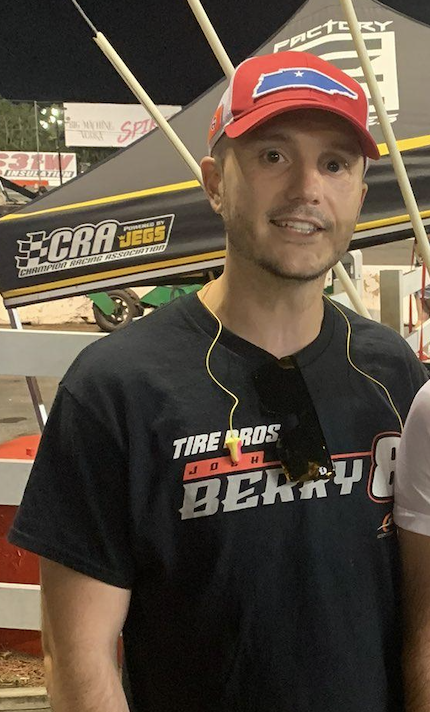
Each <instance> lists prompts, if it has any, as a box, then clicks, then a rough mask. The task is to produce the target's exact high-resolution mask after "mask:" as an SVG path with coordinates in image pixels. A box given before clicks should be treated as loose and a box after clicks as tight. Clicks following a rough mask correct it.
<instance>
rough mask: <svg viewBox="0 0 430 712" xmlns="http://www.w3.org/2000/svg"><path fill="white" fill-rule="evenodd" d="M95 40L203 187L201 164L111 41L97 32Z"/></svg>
mask: <svg viewBox="0 0 430 712" xmlns="http://www.w3.org/2000/svg"><path fill="white" fill-rule="evenodd" d="M93 39H94V41H95V43H96V44H97V46H98V47H100V49H101V51H102V52H103V54H104V55H105V56H106V57H107V58H108V60H109V62H110V63H111V64H112V65H113V66H114V68H115V69H116V71H117V72H118V74H119V75H120V76H121V77H122V79H123V80H124V81H125V83H126V84H127V86H128V88H129V89H130V90H131V91H132V92H133V94H134V96H135V97H136V99H138V101H139V102H140V103H141V104H143V106H144V107H145V109H146V110H147V111H148V112H149V113H150V114H151V116H152V118H153V119H154V121H155V122H156V123H157V124H158V126H159V128H160V129H161V130H162V131H163V133H164V134H165V135H166V136H167V138H168V139H169V141H170V142H171V143H172V144H173V146H174V148H176V150H177V151H178V152H179V154H180V155H181V156H182V158H183V159H184V161H185V163H186V164H187V166H188V167H189V168H190V170H191V172H192V173H193V174H194V175H195V177H196V178H197V180H198V181H199V183H200V185H202V186H203V180H202V172H201V170H200V166H199V164H198V163H197V161H196V160H195V159H194V158H193V156H192V155H191V153H190V152H189V151H188V149H187V148H186V146H185V145H184V144H183V142H182V141H181V139H180V138H179V136H178V134H177V133H176V132H175V131H174V130H173V129H172V127H171V126H170V124H169V122H168V121H167V120H166V119H165V118H164V116H163V114H162V113H161V111H160V110H159V108H158V106H156V104H154V102H153V101H152V99H151V98H150V96H149V95H148V94H147V93H146V91H145V90H144V88H143V87H142V86H141V84H139V82H138V81H137V79H136V77H135V76H134V75H133V74H132V73H131V71H130V70H129V68H128V67H127V65H126V64H125V63H124V62H123V61H122V59H121V57H120V56H119V54H118V53H117V52H116V51H115V50H114V48H113V47H112V45H111V44H110V42H109V40H108V39H106V37H105V36H104V35H103V34H102V33H101V32H97V34H96V36H95V37H94V38H93Z"/></svg>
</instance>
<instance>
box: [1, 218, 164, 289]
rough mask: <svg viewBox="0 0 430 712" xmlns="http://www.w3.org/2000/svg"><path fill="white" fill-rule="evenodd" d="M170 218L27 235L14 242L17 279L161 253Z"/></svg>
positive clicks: (78, 227) (61, 229)
mask: <svg viewBox="0 0 430 712" xmlns="http://www.w3.org/2000/svg"><path fill="white" fill-rule="evenodd" d="M174 218H175V215H174V214H169V215H158V216H156V217H151V218H145V219H140V220H133V221H132V222H127V223H120V222H118V221H117V220H103V221H102V222H100V223H98V224H97V225H94V224H92V223H83V224H81V225H78V226H77V227H73V228H70V227H61V228H56V229H55V230H53V231H52V232H50V233H48V234H47V233H46V232H45V231H44V230H42V231H40V232H28V233H27V238H28V239H27V240H18V245H19V249H18V251H19V254H18V255H16V256H15V260H16V264H17V270H18V277H28V276H32V275H37V274H44V273H46V272H58V271H60V270H65V269H73V268H76V267H84V266H86V265H94V264H99V263H105V262H113V261H116V260H123V259H127V258H128V259H129V258H134V257H140V256H143V255H152V254H158V253H160V252H164V251H165V249H166V248H167V245H168V242H169V237H170V233H171V230H172V225H173V220H174Z"/></svg>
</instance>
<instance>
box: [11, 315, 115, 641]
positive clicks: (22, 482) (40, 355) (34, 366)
mask: <svg viewBox="0 0 430 712" xmlns="http://www.w3.org/2000/svg"><path fill="white" fill-rule="evenodd" d="M103 336H104V334H97V333H79V332H66V331H65V332H63V331H57V332H54V331H29V330H28V331H16V330H11V329H0V375H2V376H12V375H13V376H57V377H62V376H63V375H64V373H65V372H66V370H67V369H68V367H69V366H70V365H71V363H72V362H73V361H74V359H75V358H76V356H77V355H78V353H79V352H80V351H82V349H84V348H85V347H86V346H88V345H89V344H91V343H93V342H94V341H97V340H98V339H100V338H101V337H103ZM32 464H33V463H32V461H31V460H8V459H0V505H8V506H18V505H19V504H20V502H21V499H22V495H23V493H24V489H25V486H26V483H27V480H28V477H29V474H30V470H31V466H32ZM0 579H1V571H0ZM0 628H11V629H15V630H40V587H39V586H37V585H35V584H34V585H33V584H18V583H2V582H1V581H0Z"/></svg>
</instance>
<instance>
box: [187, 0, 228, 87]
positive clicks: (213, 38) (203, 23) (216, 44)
mask: <svg viewBox="0 0 430 712" xmlns="http://www.w3.org/2000/svg"><path fill="white" fill-rule="evenodd" d="M187 2H188V5H189V6H190V8H191V9H192V11H193V13H194V15H195V17H196V20H197V22H198V23H199V25H200V27H201V28H202V30H203V33H204V35H205V37H206V39H207V41H208V42H209V44H210V46H211V48H212V52H213V53H214V55H215V57H216V58H217V60H218V62H219V63H220V65H221V67H222V70H223V72H224V74H225V75H226V77H228V78H229V79H231V77H232V76H233V72H234V65H233V64H232V62H231V60H230V57H229V56H228V54H227V52H226V51H225V49H224V46H223V44H222V42H221V40H220V39H219V37H218V35H217V33H216V32H215V29H214V27H213V25H212V23H211V21H210V20H209V18H208V16H207V14H206V11H205V10H204V8H203V5H202V4H201V2H200V0H187Z"/></svg>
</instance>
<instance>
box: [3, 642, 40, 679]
mask: <svg viewBox="0 0 430 712" xmlns="http://www.w3.org/2000/svg"><path fill="white" fill-rule="evenodd" d="M44 685H45V673H44V669H43V660H42V659H41V658H36V657H33V656H31V655H24V654H23V653H13V652H11V651H9V650H4V651H3V652H0V688H1V689H4V688H11V687H44Z"/></svg>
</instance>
